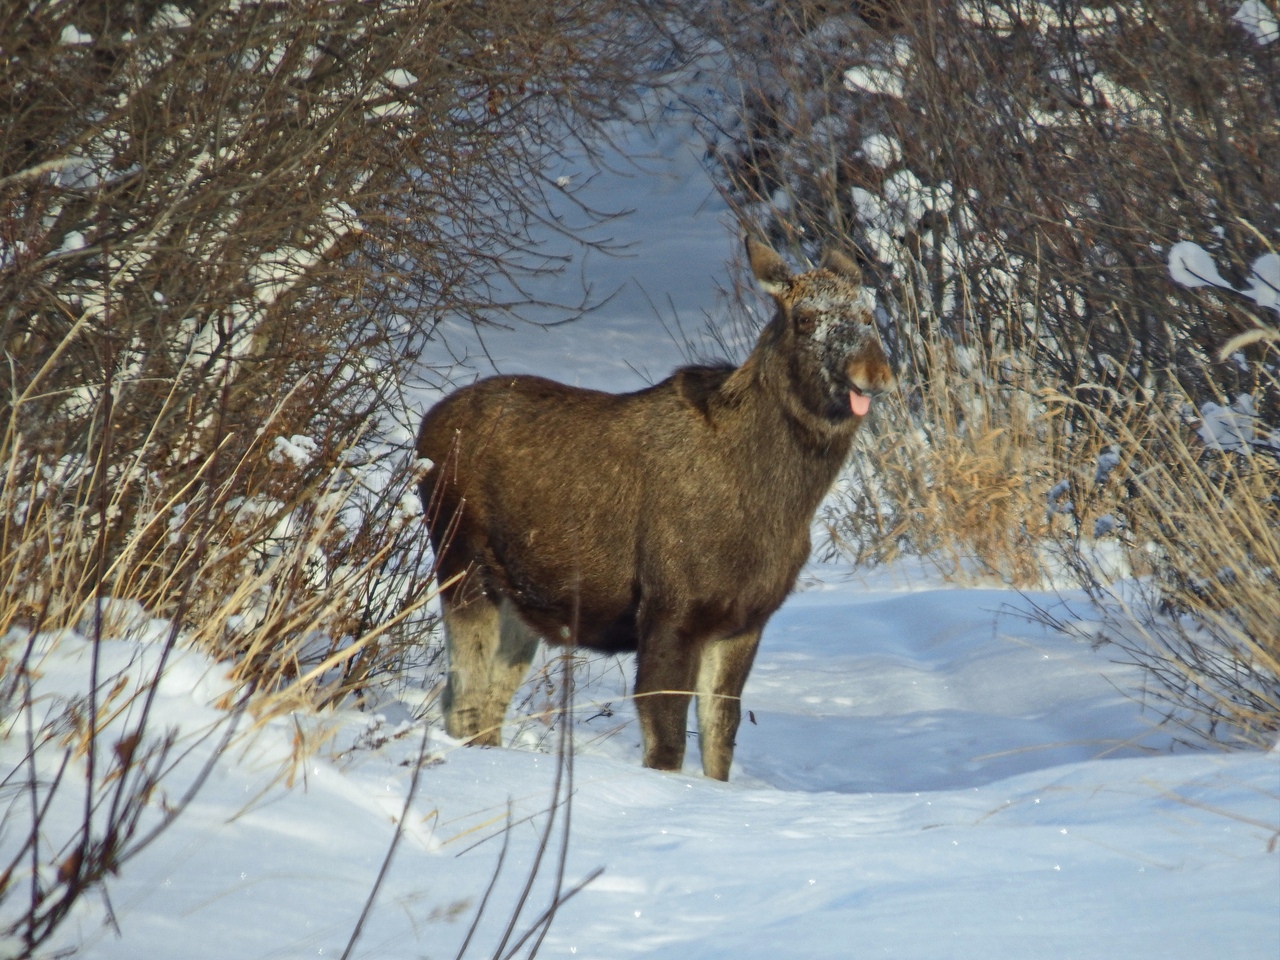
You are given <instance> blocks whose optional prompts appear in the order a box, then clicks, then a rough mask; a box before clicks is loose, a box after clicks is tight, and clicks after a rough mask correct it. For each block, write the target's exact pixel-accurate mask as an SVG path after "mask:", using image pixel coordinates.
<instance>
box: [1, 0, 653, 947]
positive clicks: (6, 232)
mask: <svg viewBox="0 0 1280 960" xmlns="http://www.w3.org/2000/svg"><path fill="white" fill-rule="evenodd" d="M665 14H666V11H665V10H664V4H663V3H661V2H658V0H586V2H582V3H576V4H572V5H570V6H564V5H547V4H544V3H541V2H533V0H508V2H504V3H501V4H470V3H453V2H435V0H426V2H417V0H414V2H397V0H323V2H322V0H280V2H265V0H214V2H204V0H173V2H154V0H128V2H121V3H99V2H88V0H39V2H25V3H19V4H11V5H10V9H8V10H7V11H6V13H5V14H4V15H3V16H2V17H0V49H3V50H4V52H5V58H6V67H5V70H4V71H3V73H0V104H3V110H4V117H5V122H4V123H3V124H2V125H0V345H3V350H4V357H3V364H2V366H0V438H2V443H0V464H2V465H3V466H2V467H0V718H3V726H2V727H0V736H3V737H5V738H8V739H9V740H10V742H13V743H17V742H20V740H21V738H25V741H22V742H25V743H26V744H27V747H26V751H27V760H26V762H25V763H24V764H23V766H22V767H21V769H18V770H15V771H12V772H9V773H8V774H7V775H6V776H5V778H4V780H3V782H0V791H2V792H3V798H4V806H3V813H2V814H0V815H2V816H3V823H2V824H0V826H2V828H3V829H2V831H0V832H3V834H4V835H5V836H7V837H9V838H18V839H17V841H16V842H17V854H16V857H15V858H14V859H12V860H11V861H7V862H4V863H0V905H3V906H4V908H5V909H4V910H3V911H2V912H0V942H2V943H3V944H4V947H2V948H0V952H3V951H4V950H7V949H8V948H10V947H14V948H15V949H18V950H19V952H20V953H22V954H23V955H27V954H31V953H32V952H34V951H36V950H37V948H38V947H39V945H40V944H41V943H42V942H44V941H45V940H46V939H47V938H48V937H49V936H50V935H51V934H52V932H53V931H54V930H55V929H56V928H57V927H58V925H59V924H60V923H61V922H62V921H63V920H64V919H65V918H66V916H67V915H68V913H69V911H70V910H71V908H72V906H73V905H74V904H75V903H76V901H77V900H78V899H79V898H80V897H81V896H82V895H83V894H84V893H85V891H87V890H89V889H92V888H94V887H95V885H97V884H99V883H100V882H101V881H102V880H103V879H104V878H105V877H106V876H107V875H108V874H110V873H111V872H114V871H117V870H119V869H120V866H121V864H122V863H123V862H124V861H125V860H126V859H128V857H129V856H131V855H132V854H133V853H134V852H136V850H137V848H138V845H139V839H140V835H139V834H138V832H137V831H138V829H139V823H140V822H141V819H140V818H144V812H145V811H146V810H147V809H150V810H151V814H152V815H155V816H159V817H160V819H161V821H165V820H167V819H169V818H171V817H172V816H176V814H177V812H178V811H177V810H169V809H167V808H166V809H165V810H163V811H160V810H158V808H156V805H155V804H154V803H151V798H152V794H153V791H154V790H155V787H156V782H157V778H158V777H161V776H163V772H164V770H165V769H167V768H166V766H165V763H166V757H167V756H168V753H169V750H170V747H171V740H170V739H169V738H170V734H169V733H168V732H167V731H162V730H157V729H152V726H153V725H149V724H148V713H149V705H150V703H151V702H152V698H153V696H154V689H155V685H156V681H157V680H158V677H159V673H157V675H156V677H155V678H153V680H152V682H151V683H150V684H146V683H144V684H142V686H140V687H137V688H133V687H130V688H128V689H131V690H133V691H134V692H133V693H128V694H125V693H122V692H121V691H124V690H125V689H126V687H125V686H121V684H122V683H123V681H122V680H121V679H120V678H117V677H113V676H108V675H100V674H99V672H98V670H99V667H98V658H97V656H96V654H95V655H94V657H93V662H92V663H91V664H87V665H86V670H87V671H88V673H87V676H86V688H87V691H88V692H87V699H86V700H84V702H79V701H77V702H74V703H62V704H55V705H41V704H36V703H33V702H32V697H31V682H32V676H33V671H35V670H38V662H37V661H35V660H32V659H31V658H32V657H33V649H34V648H33V644H34V643H35V640H34V639H33V638H35V637H37V636H38V635H39V634H41V632H43V633H44V635H45V636H46V637H48V636H51V635H53V633H54V632H56V631H58V630H60V629H62V628H68V627H70V628H78V629H79V630H81V631H82V632H85V633H86V635H88V636H89V637H90V639H91V641H92V642H93V649H94V650H97V649H98V645H99V641H101V640H102V639H103V638H104V636H109V633H104V630H109V629H110V624H104V622H103V615H102V613H101V612H100V611H101V609H102V607H101V605H100V603H99V602H98V601H99V600H100V599H101V598H117V599H118V600H119V599H127V600H129V601H135V602H138V603H140V604H141V605H142V607H143V608H145V609H146V611H147V612H148V613H149V614H151V615H154V616H159V617H165V618H168V619H169V620H170V621H172V623H173V630H172V631H171V632H170V633H169V635H168V639H167V641H166V642H165V644H163V645H162V646H163V648H164V649H163V655H162V656H161V657H160V660H159V666H158V668H157V670H163V666H164V663H165V662H166V658H167V656H168V654H169V652H170V651H171V650H173V649H174V648H175V647H176V645H177V644H179V643H184V644H195V645H197V646H199V647H201V648H203V649H205V650H207V651H210V652H212V653H213V654H214V655H216V656H217V657H219V658H222V659H224V660H225V661H226V662H227V663H228V664H229V665H230V666H231V668H232V671H233V673H232V678H233V680H234V685H233V688H232V689H233V690H234V691H235V692H234V693H233V694H229V695H228V700H229V701H232V702H229V703H228V704H226V706H229V707H234V708H235V711H233V713H235V712H238V711H243V710H245V709H248V710H250V711H252V712H253V713H254V714H255V715H256V716H257V717H258V718H259V719H262V718H265V717H267V716H270V715H272V714H274V713H277V712H279V711H282V710H286V709H289V708H292V707H295V706H298V705H318V704H325V703H334V702H339V701H344V700H346V701H347V702H350V698H352V697H359V696H360V695H361V692H362V691H363V690H364V689H365V688H366V687H367V685H368V684H369V683H370V682H371V681H373V680H378V679H379V678H383V677H386V676H387V675H390V674H392V673H394V672H395V671H396V670H398V669H400V668H402V667H403V666H404V665H405V663H406V659H407V658H409V657H415V656H416V657H421V656H423V655H424V654H423V650H422V643H421V641H422V640H423V638H424V637H425V636H426V635H427V632H428V629H429V626H430V622H429V621H430V618H429V617H428V615H427V614H426V613H425V611H424V604H425V601H426V600H427V599H428V597H429V593H430V589H431V583H430V573H431V571H430V569H429V555H428V554H427V553H426V547H425V538H424V537H423V536H422V535H421V530H420V524H419V523H417V522H416V514H417V513H418V512H419V509H420V508H419V506H418V505H417V503H416V494H415V492H414V491H413V489H412V484H413V480H414V476H415V465H414V464H413V463H412V459H411V456H410V452H409V444H408V441H409V438H410V437H411V434H412V430H413V425H412V424H410V423H408V419H409V417H410V416H411V410H410V404H409V403H408V402H407V401H406V399H405V397H404V396H403V389H404V386H405V384H406V383H410V382H414V381H417V382H421V381H422V380H423V379H430V378H432V377H435V378H436V379H437V380H438V381H442V380H443V378H444V377H445V376H447V373H446V372H445V371H443V370H441V371H432V370H430V369H427V368H424V367H422V366H420V364H419V359H418V358H419V355H420V354H421V353H422V351H423V347H424V344H426V343H427V342H428V341H430V340H432V339H434V338H435V337H436V335H437V327H438V325H439V323H440V322H441V320H442V319H443V318H444V317H446V316H449V317H455V318H462V319H464V320H471V321H473V322H476V323H481V322H485V321H487V320H488V319H489V318H490V317H491V316H492V315H493V313H494V312H495V311H499V312H500V311H502V310H503V309H508V308H512V307H516V306H519V304H520V302H521V301H522V300H525V299H527V296H526V295H525V294H524V293H523V292H522V282H523V281H524V280H525V279H526V278H528V277H529V276H531V275H533V274H536V273H538V272H540V271H541V270H544V269H546V264H547V262H548V260H547V258H546V257H545V256H540V255H539V254H538V252H537V251H536V250H535V249H534V248H533V243H532V241H531V239H530V234H531V229H532V228H534V227H535V226H538V227H539V228H540V229H541V230H543V232H544V233H545V231H546V230H553V231H554V230H564V229H565V227H564V220H563V219H562V218H557V217H555V216H552V215H551V214H550V213H549V212H548V205H549V202H550V200H551V198H552V196H553V195H554V197H555V198H556V199H557V201H558V203H559V204H560V209H561V211H563V209H564V206H563V205H564V203H565V202H566V201H567V202H568V203H569V204H572V200H573V197H572V188H571V187H566V186H565V185H564V184H561V183H557V182H556V181H554V180H553V179H551V178H550V176H549V175H548V173H547V171H548V170H549V169H551V168H552V167H554V165H555V163H556V162H557V160H558V159H560V158H563V157H564V156H565V155H566V152H567V151H583V152H589V151H590V150H591V149H592V145H593V144H595V143H597V142H598V140H597V137H598V135H599V133H600V131H601V129H602V127H603V125H604V124H605V123H607V122H609V121H611V120H614V119H616V118H618V117H619V116H620V115H622V114H623V112H624V110H625V109H626V108H627V105H628V104H629V103H632V102H634V100H635V97H636V94H637V92H638V91H639V90H641V89H643V88H644V87H645V86H646V85H648V84H652V83H654V82H658V81H659V80H660V78H661V77H662V75H663V73H664V71H665V70H666V69H668V67H669V65H670V63H672V62H674V60H675V59H676V58H677V55H678V44H677V43H675V42H674V41H675V39H676V38H674V37H673V36H672V35H671V34H669V33H668V31H667V29H666V26H665V24H664V23H663V20H662V18H663V17H664V16H665ZM581 213H582V217H581V218H580V219H581V220H582V221H583V222H586V223H589V222H591V218H592V216H593V213H592V211H590V210H587V209H585V208H581ZM569 306H572V305H569ZM121 697H126V698H127V700H128V702H121V700H120V698H121ZM120 718H127V721H128V723H127V726H128V729H126V730H124V731H123V732H121V731H120V730H119V729H118V727H119V721H120ZM110 722H116V726H114V727H110V728H109V729H111V730H112V731H115V732H113V733H111V734H109V735H108V734H106V733H102V734H101V735H100V731H102V730H105V729H108V728H107V727H106V726H104V725H106V724H108V723H110ZM242 727H243V725H242ZM108 736H110V738H111V739H112V742H110V743H106V742H102V741H103V740H104V739H105V738H107V737H108ZM300 749H303V748H302V747H300ZM59 757H61V760H59V759H58V758H59ZM59 764H61V767H59ZM49 769H61V770H62V771H63V773H59V774H58V775H57V776H56V777H54V778H53V779H52V780H49V779H47V778H46V776H45V772H47V771H48V770H49ZM64 773H65V776H64ZM68 791H73V792H74V791H80V792H81V794H82V796H83V804H84V811H85V812H84V818H83V823H82V824H81V825H80V829H79V830H78V831H77V832H76V834H75V836H70V837H61V836H54V835H52V834H47V833H46V831H45V830H44V829H43V828H42V818H43V817H44V815H45V811H47V810H48V809H50V807H51V804H53V803H54V802H55V799H56V798H57V797H61V796H64V795H65V794H66V793H67V792H68ZM22 798H26V799H25V800H24V799H22ZM28 800H29V801H30V802H29V803H28V802H27V801H28ZM57 802H59V803H60V802H62V801H61V800H58V801H57ZM144 819H145V818H144ZM148 829H150V828H148ZM24 838H25V839H24ZM6 849H9V848H8V847H7V848H6ZM15 904H17V907H15V906H14V905H15ZM11 908H12V909H11ZM15 909H16V911H17V912H16V913H14V912H13V910H15ZM15 917H16V919H15ZM15 945H16V946H15Z"/></svg>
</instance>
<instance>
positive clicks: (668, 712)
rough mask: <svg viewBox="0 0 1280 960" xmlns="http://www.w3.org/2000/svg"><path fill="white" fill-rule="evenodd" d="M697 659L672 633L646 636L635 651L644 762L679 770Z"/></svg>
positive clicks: (681, 764) (666, 768)
mask: <svg viewBox="0 0 1280 960" xmlns="http://www.w3.org/2000/svg"><path fill="white" fill-rule="evenodd" d="M696 674H697V661H696V659H695V658H694V656H693V651H692V650H690V649H689V647H688V646H687V645H686V644H684V643H683V642H681V640H680V639H679V638H678V637H677V636H676V635H675V634H674V633H673V632H672V633H668V632H656V633H650V634H648V635H646V636H645V637H644V638H643V639H642V640H641V644H640V649H639V650H638V651H637V654H636V694H635V702H636V714H637V715H638V716H639V718H640V734H641V736H642V737H643V738H644V765H645V766H646V767H652V768H653V769H655V770H679V769H680V768H681V766H683V764H684V743H685V728H686V725H687V724H686V721H687V719H688V716H689V701H690V700H692V699H693V683H694V679H695V676H696Z"/></svg>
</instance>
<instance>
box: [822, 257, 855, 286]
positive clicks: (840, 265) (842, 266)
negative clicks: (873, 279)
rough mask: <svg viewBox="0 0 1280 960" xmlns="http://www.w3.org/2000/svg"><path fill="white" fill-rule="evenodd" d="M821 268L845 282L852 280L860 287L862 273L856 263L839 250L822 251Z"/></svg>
mask: <svg viewBox="0 0 1280 960" xmlns="http://www.w3.org/2000/svg"><path fill="white" fill-rule="evenodd" d="M822 266H823V268H824V269H826V270H830V271H831V272H832V273H836V274H839V275H840V276H842V277H844V278H845V279H846V280H852V281H853V282H854V283H856V284H857V285H858V286H862V271H861V270H859V269H858V265H857V264H856V263H854V262H853V261H852V260H850V259H849V258H848V257H846V256H845V255H844V254H843V253H841V252H840V251H839V250H824V251H823V253H822Z"/></svg>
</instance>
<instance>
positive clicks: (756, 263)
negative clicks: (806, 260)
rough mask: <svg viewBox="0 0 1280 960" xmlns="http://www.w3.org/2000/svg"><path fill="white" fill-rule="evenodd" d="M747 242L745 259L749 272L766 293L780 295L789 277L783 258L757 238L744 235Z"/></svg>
mask: <svg viewBox="0 0 1280 960" xmlns="http://www.w3.org/2000/svg"><path fill="white" fill-rule="evenodd" d="M743 239H745V240H746V243H747V260H748V261H749V262H750V264H751V272H752V273H753V274H754V275H755V278H756V281H757V282H758V283H759V284H760V286H761V287H762V288H763V289H764V291H765V292H766V293H769V294H772V295H773V296H775V297H777V296H781V294H782V291H783V290H785V289H786V286H787V282H788V281H789V280H790V279H791V271H790V270H789V269H788V268H787V265H786V263H785V262H784V261H783V259H782V258H781V257H780V256H778V255H777V254H776V253H774V252H773V250H772V249H770V248H769V247H766V246H765V245H764V244H763V243H760V242H759V241H758V240H753V239H752V238H751V237H750V236H747V237H744V238H743Z"/></svg>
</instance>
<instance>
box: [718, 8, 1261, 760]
mask: <svg viewBox="0 0 1280 960" xmlns="http://www.w3.org/2000/svg"><path fill="white" fill-rule="evenodd" d="M1275 22H1276V18H1275V12H1274V10H1273V9H1271V8H1269V7H1267V6H1266V5H1264V4H1258V3H1245V4H1241V3H1238V2H1229V3H1218V2H1215V3H1207V4H1206V3H1198V2H1193V0H1174V2H1160V3H1154V2H1141V0H1118V2H1100V3H1082V2H1077V0H1064V2H1032V0H995V2H985V3H956V4H934V3H927V2H923V0H876V2H871V0H867V2H854V3H852V4H849V5H833V4H828V3H824V2H821V0H808V2H806V0H801V2H799V3H785V4H784V3H775V2H771V0H766V2H752V0H742V2H738V3H732V4H728V5H726V6H725V7H723V8H721V11H720V13H719V15H718V16H717V17H716V18H715V20H714V23H713V24H712V25H711V26H709V27H708V29H711V30H716V31H719V35H720V36H721V37H722V43H723V50H724V52H723V54H722V55H723V57H724V61H725V62H726V63H727V65H728V66H729V68H730V72H731V74H732V76H733V77H734V85H733V86H732V87H731V88H728V89H727V90H726V93H727V96H728V97H729V98H730V100H731V102H732V103H734V104H736V107H737V111H736V112H737V118H736V121H735V122H733V123H727V124H725V123H722V124H721V125H719V126H718V127H716V128H715V129H714V130H710V131H709V133H710V135H711V139H712V140H713V142H714V151H715V157H716V159H717V161H718V163H719V165H720V167H721V168H722V169H723V170H724V171H725V175H726V177H727V178H728V181H729V183H730V188H729V189H730V193H731V196H732V197H733V199H734V201H735V203H736V205H737V206H738V208H739V210H740V212H741V214H742V216H743V217H744V219H747V220H749V221H753V222H755V223H756V224H757V225H758V226H759V227H760V228H762V229H764V230H766V231H768V232H769V233H770V234H771V235H772V236H773V238H774V239H775V241H776V242H777V243H778V244H779V245H780V246H783V247H790V248H791V249H793V250H795V251H796V252H797V253H798V254H800V255H808V256H813V255H814V254H815V253H816V251H817V250H818V249H819V248H820V247H821V246H822V244H823V243H824V242H832V241H833V240H834V241H836V242H839V241H840V240H842V239H843V240H844V241H845V242H847V243H849V244H851V246H852V247H853V252H854V253H855V254H856V255H857V257H858V259H859V261H860V263H861V265H862V267H863V269H864V272H865V273H866V274H867V275H868V276H869V277H870V278H872V282H873V283H875V284H876V285H877V286H878V287H879V293H880V304H881V307H882V308H883V314H882V315H881V318H880V319H881V326H882V333H883V334H884V336H885V339H886V342H887V343H889V344H890V345H891V347H892V348H893V350H894V352H895V353H896V354H897V356H898V358H899V359H900V361H901V363H902V364H903V367H904V376H903V378H902V380H903V383H904V392H903V395H902V397H901V398H900V399H901V402H900V404H898V405H897V406H896V408H894V407H892V406H890V405H885V406H882V407H881V409H880V413H879V414H877V417H876V418H875V428H874V434H873V435H872V436H871V437H870V438H869V439H868V441H867V446H868V449H867V452H866V456H865V457H864V458H863V461H862V463H861V464H860V465H858V467H857V469H858V470H859V472H860V474H861V477H860V482H853V483H851V484H849V486H848V489H847V492H846V499H845V502H844V504H843V506H842V507H841V508H840V509H839V510H837V511H836V513H835V514H834V515H833V516H832V518H831V527H832V532H833V536H834V539H835V541H836V542H837V544H838V545H840V546H842V547H843V548H845V549H846V550H847V551H848V552H850V553H851V554H852V555H854V556H856V557H859V558H863V559H877V558H879V559H883V558H887V557H891V556H893V555H895V554H897V553H900V552H907V553H914V554H919V555H921V556H929V557H932V558H935V559H939V560H940V561H941V562H942V564H943V566H944V567H945V568H946V569H947V570H949V571H953V572H956V573H964V574H971V573H973V572H974V571H975V570H976V571H979V572H983V573H986V574H992V575H996V576H999V577H1000V578H1002V579H1004V580H1006V581H1008V582H1012V583H1016V584H1033V583H1037V582H1041V581H1042V580H1043V578H1044V577H1045V576H1046V574H1048V573H1051V572H1052V571H1054V570H1057V571H1061V570H1062V569H1063V567H1064V566H1065V568H1066V569H1067V570H1068V571H1070V572H1073V573H1074V574H1075V575H1076V578H1077V580H1078V582H1079V583H1081V584H1082V585H1083V586H1084V587H1085V588H1086V589H1087V590H1088V591H1089V592H1090V593H1091V594H1092V595H1093V597H1094V599H1096V600H1097V601H1099V604H1100V606H1101V608H1102V609H1103V610H1104V611H1108V612H1107V613H1106V616H1107V618H1108V620H1109V626H1108V631H1107V632H1108V636H1110V637H1111V638H1112V639H1115V640H1117V641H1118V642H1120V643H1122V644H1123V645H1125V646H1126V647H1127V649H1128V650H1129V652H1130V654H1131V655H1132V656H1133V657H1134V658H1135V659H1137V660H1138V661H1139V662H1141V663H1143V664H1145V665H1146V666H1147V667H1148V668H1149V669H1150V672H1151V676H1152V678H1153V680H1154V681H1155V682H1154V684H1153V686H1154V692H1155V693H1156V694H1157V695H1158V696H1164V697H1165V698H1166V700H1167V703H1168V706H1169V713H1170V715H1171V716H1174V717H1175V718H1176V719H1177V720H1179V721H1181V722H1184V723H1186V724H1188V725H1189V726H1191V727H1193V728H1195V729H1196V730H1198V731H1200V732H1202V733H1209V734H1211V735H1213V736H1218V737H1221V738H1222V739H1225V740H1234V739H1242V740H1244V741H1247V742H1254V743H1266V742H1269V740H1271V739H1273V738H1274V736H1275V733H1276V731H1277V730H1278V729H1280V669H1278V667H1280V636H1278V635H1277V632H1276V629H1275V624H1276V623H1280V599H1277V597H1278V596H1280V573H1278V572H1277V571H1280V566H1277V565H1276V563H1275V559H1276V554H1277V543H1278V540H1280V489H1278V471H1277V469H1276V467H1277V456H1278V455H1280V436H1277V435H1276V434H1275V433H1274V431H1273V427H1272V425H1274V424H1275V423H1276V422H1277V417H1278V416H1280V414H1277V407H1276V404H1277V401H1280V391H1278V390H1277V386H1278V384H1277V380H1276V377H1275V369H1276V367H1275V363H1276V359H1277V358H1276V355H1275V351H1274V347H1275V339H1274V335H1275V332H1274V329H1273V328H1274V326H1275V325H1276V315H1275V313H1274V312H1273V311H1274V310H1275V309H1276V308H1277V305H1278V304H1280V290H1278V288H1280V257H1278V256H1277V255H1276V247H1277V244H1278V240H1280V166H1278V165H1277V164H1276V163H1275V162H1274V159H1273V158H1274V157H1275V156H1277V155H1278V153H1280V38H1278V37H1277V34H1276V27H1275ZM1180 245H1181V246H1180ZM1104 560H1105V561H1106V562H1105V563H1104V562H1103V561H1104ZM1126 570H1127V571H1128V572H1131V573H1132V574H1134V575H1135V577H1136V579H1133V580H1131V581H1129V583H1128V584H1127V586H1126V588H1125V592H1124V594H1123V595H1121V593H1120V592H1119V591H1118V590H1117V589H1116V588H1115V587H1113V586H1112V583H1113V582H1114V581H1113V577H1112V574H1114V573H1115V572H1117V571H1126Z"/></svg>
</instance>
